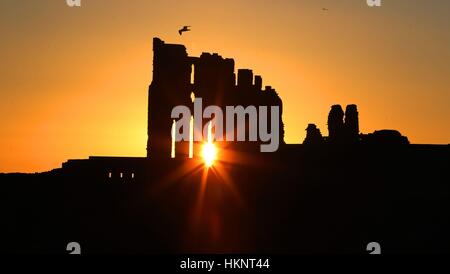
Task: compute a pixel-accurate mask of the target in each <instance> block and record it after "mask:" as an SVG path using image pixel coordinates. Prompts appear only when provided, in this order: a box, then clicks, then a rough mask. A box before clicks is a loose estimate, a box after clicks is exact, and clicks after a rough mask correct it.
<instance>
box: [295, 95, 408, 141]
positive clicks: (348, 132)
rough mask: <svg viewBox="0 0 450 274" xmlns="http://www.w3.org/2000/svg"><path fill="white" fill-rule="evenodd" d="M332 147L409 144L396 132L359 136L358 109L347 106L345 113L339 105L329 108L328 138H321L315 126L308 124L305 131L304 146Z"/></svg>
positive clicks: (388, 131)
mask: <svg viewBox="0 0 450 274" xmlns="http://www.w3.org/2000/svg"><path fill="white" fill-rule="evenodd" d="M323 143H327V144H334V145H351V144H365V145H405V144H409V140H408V138H407V137H406V136H402V135H401V134H400V132H398V131H396V130H387V129H384V130H377V131H375V132H374V133H369V134H360V132H359V115H358V107H357V106H356V105H354V104H352V105H347V107H346V108H345V113H344V111H343V110H342V107H341V105H333V106H331V110H330V113H329V114H328V137H322V135H321V134H320V130H319V129H318V128H317V127H316V125H315V124H309V125H308V128H307V129H306V138H305V140H304V141H303V144H304V145H312V144H323Z"/></svg>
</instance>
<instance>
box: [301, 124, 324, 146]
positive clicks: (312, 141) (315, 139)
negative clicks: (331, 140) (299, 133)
mask: <svg viewBox="0 0 450 274" xmlns="http://www.w3.org/2000/svg"><path fill="white" fill-rule="evenodd" d="M323 142H324V139H323V137H322V133H320V129H318V128H317V126H316V125H315V124H308V127H307V128H306V138H305V140H304V141H303V144H304V145H320V144H322V143H323Z"/></svg>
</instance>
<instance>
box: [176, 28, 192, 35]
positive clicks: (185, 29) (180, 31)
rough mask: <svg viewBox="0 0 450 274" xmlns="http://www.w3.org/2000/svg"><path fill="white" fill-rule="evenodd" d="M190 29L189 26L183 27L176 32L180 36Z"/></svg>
mask: <svg viewBox="0 0 450 274" xmlns="http://www.w3.org/2000/svg"><path fill="white" fill-rule="evenodd" d="M190 27H191V26H184V27H183V28H182V29H180V30H179V31H178V33H179V34H180V35H182V34H183V32H185V31H191V29H190Z"/></svg>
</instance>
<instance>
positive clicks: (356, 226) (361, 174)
mask: <svg viewBox="0 0 450 274" xmlns="http://www.w3.org/2000/svg"><path fill="white" fill-rule="evenodd" d="M240 157H245V156H243V155H241V156H240ZM247 157H250V158H249V159H248V160H249V161H247V162H248V163H249V164H245V165H226V164H219V163H218V164H217V166H218V168H219V166H220V168H222V169H224V170H225V169H226V170H227V172H228V174H229V175H230V178H231V180H228V181H225V180H224V179H223V178H220V177H218V176H216V175H214V172H209V174H208V180H207V184H206V188H205V192H204V196H203V199H200V197H201V189H202V184H201V177H202V170H203V166H202V163H199V162H197V160H191V161H190V164H189V168H188V170H193V169H194V168H195V166H196V165H197V164H198V165H200V166H201V167H200V171H199V172H198V173H196V174H194V175H190V176H179V178H178V177H177V176H174V175H173V174H174V173H176V172H175V171H176V170H178V169H179V168H180V167H182V166H185V165H186V161H184V160H171V159H167V160H166V161H162V160H158V161H154V160H151V159H146V158H141V159H136V158H134V159H127V158H93V159H91V161H84V162H76V163H75V162H74V163H71V164H70V165H69V166H66V168H65V169H62V170H55V171H53V172H50V173H44V174H38V175H17V174H16V175H14V174H11V175H0V178H1V181H2V188H3V190H2V194H3V195H2V199H1V201H2V205H1V208H2V220H3V221H2V223H3V225H2V231H3V232H2V233H1V235H2V245H1V250H2V251H3V252H43V253H45V252H60V253H65V252H66V251H65V247H66V245H67V243H69V242H71V241H76V242H79V243H80V244H81V245H82V247H83V253H90V252H93V253H96V252H106V253H109V252H111V253H114V252H118V253H182V252H208V253H209V252H218V253H222V252H266V253H277V254H278V253H281V254H285V253H315V252H318V253H347V252H348V253H353V252H355V253H362V252H365V248H366V245H367V243H369V242H372V241H376V242H379V243H380V244H381V246H382V250H383V253H390V252H449V247H450V245H449V244H450V238H449V234H448V231H450V230H449V229H450V220H449V215H448V208H450V204H449V203H450V199H449V198H450V197H449V195H450V191H449V185H448V182H449V176H448V172H447V168H448V163H449V148H448V146H418V145H411V146H404V147H389V146H387V147H371V146H358V147H353V148H352V147H329V146H322V147H311V146H310V147H307V146H302V145H291V146H289V145H288V146H286V147H283V148H282V149H281V151H280V152H278V153H275V154H263V155H258V157H257V159H255V158H254V157H251V155H250V156H249V155H247ZM133 162H134V163H133ZM130 163H133V164H130ZM77 165H78V166H77ZM127 165H132V166H133V168H134V170H133V172H134V174H135V175H134V176H135V177H134V178H133V179H132V178H131V174H130V173H125V171H126V170H127V169H126V166H127ZM120 171H123V172H124V174H123V178H120ZM109 172H112V174H111V175H112V178H109ZM228 179H229V178H228ZM200 200H202V201H203V203H200V202H199V201H200Z"/></svg>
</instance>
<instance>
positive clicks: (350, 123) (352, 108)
mask: <svg viewBox="0 0 450 274" xmlns="http://www.w3.org/2000/svg"><path fill="white" fill-rule="evenodd" d="M345 135H346V136H345V139H346V141H347V142H350V143H354V142H357V141H358V139H359V118H358V107H357V106H356V105H348V106H347V107H346V108H345Z"/></svg>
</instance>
